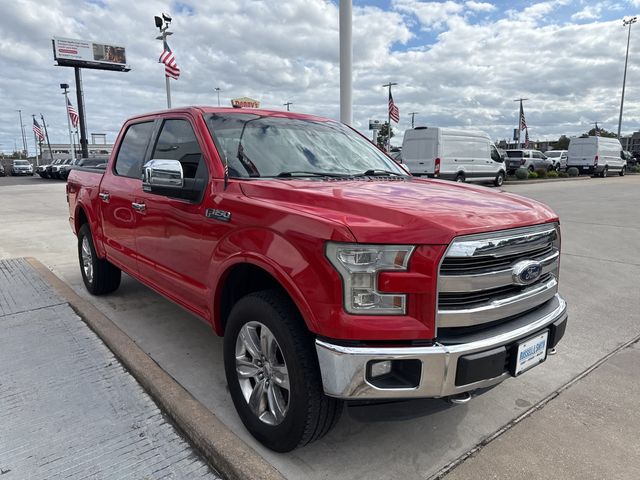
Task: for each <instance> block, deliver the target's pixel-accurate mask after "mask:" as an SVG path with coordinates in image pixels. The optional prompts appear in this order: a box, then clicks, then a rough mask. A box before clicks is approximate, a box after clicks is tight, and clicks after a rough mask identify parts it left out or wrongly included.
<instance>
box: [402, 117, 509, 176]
mask: <svg viewBox="0 0 640 480" xmlns="http://www.w3.org/2000/svg"><path fill="white" fill-rule="evenodd" d="M402 161H403V164H404V165H405V166H406V167H407V168H408V169H409V171H410V172H411V173H412V174H413V175H427V176H429V177H435V178H442V179H445V180H455V181H456V182H465V181H477V182H486V181H493V182H494V183H495V185H497V186H500V185H502V183H503V182H504V177H505V166H504V162H503V160H502V158H501V157H500V154H499V153H498V150H497V149H496V147H495V145H494V144H493V142H492V141H491V139H490V138H489V136H488V135H487V134H486V133H484V132H474V131H468V130H454V129H449V128H439V127H416V128H412V129H409V130H407V131H406V132H405V133H404V138H403V140H402Z"/></svg>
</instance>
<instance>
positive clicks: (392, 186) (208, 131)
mask: <svg viewBox="0 0 640 480" xmlns="http://www.w3.org/2000/svg"><path fill="white" fill-rule="evenodd" d="M67 194H68V201H69V221H70V223H71V228H72V229H73V231H74V232H75V234H76V235H77V237H78V256H79V260H80V267H81V272H82V277H83V279H84V283H85V285H86V287H87V289H88V290H89V291H90V292H91V293H92V294H95V295H100V294H107V293H109V292H112V291H114V290H115V289H116V288H118V285H119V283H120V274H121V271H124V272H126V273H127V274H129V275H131V276H132V277H134V278H136V279H138V280H139V281H141V282H143V283H144V284H146V285H148V286H149V287H151V288H152V289H154V290H156V291H157V292H159V293H160V294H162V295H164V296H165V297H167V298H169V299H170V300H172V301H174V302H176V303H177V304H179V305H181V306H182V307H184V308H186V309H187V310H189V311H191V312H193V313H195V314H196V315H198V316H199V317H201V318H202V319H203V320H204V321H206V322H207V323H209V324H211V326H212V327H213V329H214V330H215V332H216V333H217V334H218V335H224V353H223V355H224V363H225V373H226V377H227V381H228V384H229V391H230V394H231V397H232V399H233V402H234V404H235V407H236V409H237V411H238V414H239V415H240V417H241V419H242V421H243V423H244V424H245V426H246V427H247V429H248V430H249V431H250V432H251V433H252V434H253V435H254V436H255V437H256V438H257V439H258V440H259V441H261V442H262V443H263V444H264V445H266V446H268V447H269V448H271V449H274V450H276V451H289V450H292V449H294V448H296V447H298V446H301V445H304V444H307V443H309V442H311V441H313V440H316V439H318V438H320V437H321V436H323V435H324V434H326V433H327V432H328V431H329V430H330V429H331V428H332V426H333V425H334V424H335V423H336V421H337V419H338V418H339V415H340V413H341V410H342V405H343V402H344V401H348V400H378V399H408V398H417V397H439V398H449V399H453V400H454V401H457V402H462V401H467V400H468V399H470V398H471V394H472V392H476V391H478V392H480V391H482V389H485V388H486V387H490V386H492V385H495V384H497V383H499V382H501V381H503V380H505V379H506V378H509V377H511V376H518V375H520V374H521V373H523V372H524V371H526V370H528V369H529V368H531V367H533V366H535V365H538V364H539V363H540V362H542V361H544V360H545V359H546V357H547V354H548V353H554V352H555V346H556V344H557V343H558V342H559V341H560V339H561V338H562V336H563V334H564V331H565V326H566V322H567V308H566V303H565V301H564V300H563V299H562V298H561V297H560V296H559V295H558V272H559V266H560V258H559V257H560V228H559V221H558V217H557V216H556V215H555V214H554V213H553V212H552V211H551V210H550V209H549V208H548V207H546V206H544V205H542V204H540V203H538V202H535V201H533V200H529V199H526V198H522V197H519V196H516V195H512V194H509V193H506V192H501V191H498V190H492V189H489V188H484V187H473V186H469V185H465V184H456V183H448V182H445V181H440V180H432V179H423V178H417V177H412V176H411V175H409V174H408V173H407V172H406V171H405V170H404V169H402V168H401V167H400V166H398V165H397V164H396V163H395V162H394V161H392V160H391V159H390V158H389V157H387V156H386V155H385V154H383V153H382V152H380V151H379V150H378V149H377V148H375V147H374V146H373V145H372V144H371V143H370V142H369V141H368V140H366V139H365V138H364V137H363V136H362V135H360V134H359V133H357V132H356V131H354V130H352V129H351V128H349V127H347V126H344V125H342V124H339V123H337V122H334V121H331V120H327V119H324V118H319V117H315V116H309V115H300V114H295V113H289V112H273V111H266V110H255V109H225V108H209V107H199V108H196V107H191V108H184V109H174V110H167V111H162V112H158V113H152V114H147V115H142V116H138V117H135V118H132V119H130V120H128V121H127V122H126V123H125V124H124V126H123V128H122V130H121V132H120V134H119V135H118V138H117V140H116V144H115V148H114V150H113V154H112V155H111V158H110V159H109V162H108V164H107V168H106V171H104V172H102V171H95V170H91V169H82V168H80V169H75V170H73V171H72V172H71V174H70V175H69V179H68V184H67Z"/></svg>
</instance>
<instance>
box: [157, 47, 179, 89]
mask: <svg viewBox="0 0 640 480" xmlns="http://www.w3.org/2000/svg"><path fill="white" fill-rule="evenodd" d="M158 62H160V63H164V74H165V75H166V76H167V77H169V78H173V79H175V80H177V79H178V77H180V67H178V64H177V63H176V57H175V55H174V54H173V52H172V51H171V49H170V48H169V44H168V43H167V41H166V40H165V41H164V51H163V52H162V54H161V55H160V58H159V59H158Z"/></svg>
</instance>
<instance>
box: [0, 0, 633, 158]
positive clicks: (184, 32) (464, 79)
mask: <svg viewBox="0 0 640 480" xmlns="http://www.w3.org/2000/svg"><path fill="white" fill-rule="evenodd" d="M337 2H338V0H286V1H283V0H232V1H225V0H197V1H196V0H181V1H161V0H135V1H132V0H86V1H80V0H47V1H46V2H43V1H41V0H13V1H11V2H3V9H2V15H1V16H0V65H2V73H3V75H2V82H0V107H1V108H0V150H3V151H5V152H10V151H13V148H14V141H15V142H16V143H17V144H18V146H20V144H21V136H20V122H19V121H18V112H17V111H16V110H17V109H21V110H22V114H23V123H24V124H25V125H26V126H27V127H26V129H27V138H28V140H29V143H30V145H31V146H30V151H33V133H32V130H31V124H32V122H31V114H40V113H42V114H44V116H45V118H46V120H47V124H48V125H49V129H50V136H51V141H52V142H62V141H65V139H68V135H67V134H66V131H67V130H66V128H67V124H66V117H65V108H64V98H63V96H62V95H61V90H60V88H59V84H60V83H64V82H66V83H69V84H71V85H72V88H73V69H71V68H63V67H57V66H54V61H53V54H52V47H51V38H52V37H53V36H60V37H69V38H80V39H88V40H96V41H100V42H105V43H114V44H119V45H124V46H126V48H127V62H128V63H129V64H130V66H131V71H130V72H128V73H120V72H108V71H96V70H84V73H83V79H84V87H85V101H86V112H87V123H88V131H89V132H96V133H106V134H107V140H108V141H109V142H112V141H113V140H114V138H115V135H116V133H117V131H118V129H119V126H120V124H121V123H122V122H123V120H125V119H126V118H127V117H129V116H131V115H134V114H137V113H142V112H147V111H153V110H158V109H162V108H164V107H165V106H166V103H165V102H166V98H165V91H164V74H163V68H162V66H161V65H160V64H158V63H157V59H158V56H159V54H160V51H161V45H160V42H158V41H157V40H155V37H156V35H157V30H155V27H154V23H153V16H154V15H155V14H158V13H159V12H168V13H170V14H171V15H172V16H173V23H172V28H171V29H172V30H173V31H174V32H175V33H174V35H173V36H172V37H170V45H171V48H172V49H173V51H174V52H175V55H176V59H177V62H178V64H179V66H180V67H181V69H182V76H181V77H180V79H179V80H177V81H172V91H173V103H174V106H179V105H194V104H195V105H201V104H212V105H213V104H215V103H216V102H217V99H216V94H215V92H214V88H215V87H220V88H221V89H222V92H221V101H222V103H223V104H225V105H228V104H229V99H230V98H233V97H236V96H244V95H247V96H251V97H254V98H256V99H259V100H260V101H261V102H262V105H263V106H264V107H266V108H273V109H283V108H284V107H283V106H282V104H283V103H284V102H287V101H290V102H293V107H292V108H293V109H294V110H296V111H301V112H307V113H314V114H318V115H323V116H328V117H331V118H336V119H337V118H339V50H338V46H339V43H338V42H339V39H338V3H337ZM639 12H640V0H617V1H610V0H604V1H598V0H594V1H569V0H551V1H542V2H535V1H532V0H527V1H521V0H503V1H481V0H447V1H441V2H428V1H420V0H354V19H353V31H354V46H353V49H354V53H353V58H354V82H353V86H354V94H353V98H354V106H353V112H354V124H355V126H356V127H358V128H359V129H360V130H362V131H363V132H366V128H367V122H368V120H369V119H370V118H372V119H384V118H385V117H386V104H387V97H386V91H385V90H384V89H383V88H382V87H381V85H382V84H383V83H385V82H388V81H394V82H398V84H399V85H398V86H397V87H395V90H394V97H395V100H396V103H397V104H398V106H399V108H400V113H401V119H400V124H399V126H398V127H399V131H400V133H401V132H402V131H403V130H404V129H406V128H407V127H408V126H410V117H409V116H408V115H407V113H408V112H412V111H415V112H418V114H417V115H416V122H417V123H418V124H422V125H431V126H456V127H465V128H474V129H482V130H485V131H487V132H489V133H490V135H491V136H492V137H493V138H495V139H502V138H507V137H509V136H510V135H511V132H512V129H513V128H514V127H515V126H516V123H517V113H518V111H517V104H516V103H515V102H513V99H515V98H518V97H527V98H529V99H530V100H529V101H528V102H526V103H525V113H526V117H527V123H528V124H529V127H530V136H531V137H532V138H534V139H538V138H539V139H556V138H557V137H558V136H559V135H560V134H567V135H575V134H580V133H582V132H584V131H586V130H588V129H589V128H591V125H590V124H591V122H595V121H597V122H598V124H599V125H600V126H602V127H604V128H606V129H608V130H614V131H615V130H617V122H618V113H619V107H620V93H621V87H622V74H623V67H624V55H625V48H626V40H627V31H626V29H624V28H623V27H622V18H623V17H626V16H630V15H635V14H637V13H639ZM639 25H640V24H637V25H634V27H633V29H634V30H632V36H631V49H630V54H629V71H628V74H627V91H626V97H625V116H624V122H623V133H625V132H629V133H630V132H632V131H634V130H637V129H639V128H640V110H639V109H640V98H639V96H640V31H638V32H636V30H635V29H637V28H638V26H639ZM72 98H73V102H74V104H75V103H76V102H75V97H72ZM400 139H401V135H399V136H398V138H397V142H399V141H400ZM67 141H68V140H67Z"/></svg>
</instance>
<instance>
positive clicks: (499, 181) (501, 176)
mask: <svg viewBox="0 0 640 480" xmlns="http://www.w3.org/2000/svg"><path fill="white" fill-rule="evenodd" d="M503 183H504V172H498V175H497V176H496V178H495V179H494V180H493V184H494V185H495V186H496V187H501V186H502V184H503Z"/></svg>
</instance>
